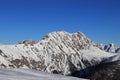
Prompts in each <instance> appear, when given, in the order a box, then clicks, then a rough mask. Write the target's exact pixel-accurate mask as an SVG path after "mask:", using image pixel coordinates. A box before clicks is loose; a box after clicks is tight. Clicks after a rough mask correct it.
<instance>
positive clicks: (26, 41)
mask: <svg viewBox="0 0 120 80" xmlns="http://www.w3.org/2000/svg"><path fill="white" fill-rule="evenodd" d="M35 43H36V42H35V41H34V40H24V41H22V42H19V44H25V45H27V44H30V45H33V44H35Z"/></svg>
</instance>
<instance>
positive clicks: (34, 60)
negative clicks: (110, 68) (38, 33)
mask: <svg viewBox="0 0 120 80" xmlns="http://www.w3.org/2000/svg"><path fill="white" fill-rule="evenodd" d="M94 45H95V43H93V42H92V41H91V40H90V39H88V38H87V37H86V36H85V35H84V34H83V33H81V32H77V33H68V32H64V31H58V32H52V33H49V34H48V35H46V36H45V37H44V38H43V39H42V40H41V41H39V42H35V41H32V40H24V41H22V42H19V43H18V44H15V45H0V67H1V68H26V69H36V70H40V71H45V72H49V73H59V74H64V75H67V74H70V73H73V72H74V71H79V70H81V69H84V68H86V67H89V66H93V65H96V64H99V63H100V62H102V61H103V60H105V58H108V57H111V56H113V54H110V53H107V52H105V51H103V50H100V49H99V48H98V47H96V46H94Z"/></svg>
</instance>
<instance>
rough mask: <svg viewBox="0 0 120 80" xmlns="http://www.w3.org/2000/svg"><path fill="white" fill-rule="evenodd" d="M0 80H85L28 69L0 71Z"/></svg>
mask: <svg viewBox="0 0 120 80" xmlns="http://www.w3.org/2000/svg"><path fill="white" fill-rule="evenodd" d="M0 80H86V79H80V78H75V77H70V76H62V75H57V74H49V73H45V72H40V71H36V70H30V69H0Z"/></svg>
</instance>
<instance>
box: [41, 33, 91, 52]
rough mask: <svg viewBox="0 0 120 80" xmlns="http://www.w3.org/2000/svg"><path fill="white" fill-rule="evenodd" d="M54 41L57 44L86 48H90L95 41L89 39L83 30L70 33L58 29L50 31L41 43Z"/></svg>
mask: <svg viewBox="0 0 120 80" xmlns="http://www.w3.org/2000/svg"><path fill="white" fill-rule="evenodd" d="M44 42H46V44H48V43H51V44H52V43H53V44H57V45H59V44H60V45H61V44H65V45H67V46H71V47H77V49H78V50H79V49H84V48H89V46H91V45H93V42H92V41H91V40H90V39H88V38H87V37H86V36H85V35H84V34H83V33H82V32H76V33H68V32H65V31H57V32H52V33H49V34H48V35H46V36H45V37H44V39H43V40H42V42H41V41H40V43H42V44H44ZM47 42H48V43H47Z"/></svg>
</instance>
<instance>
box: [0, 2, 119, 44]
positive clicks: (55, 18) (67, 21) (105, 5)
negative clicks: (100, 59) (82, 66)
mask: <svg viewBox="0 0 120 80" xmlns="http://www.w3.org/2000/svg"><path fill="white" fill-rule="evenodd" d="M59 30H64V31H68V32H78V31H81V32H83V33H84V34H85V35H87V36H88V37H89V38H90V39H92V40H93V41H94V42H102V43H106V44H108V43H115V44H119V45H120V0H0V43H6V44H8V43H16V42H19V41H21V40H24V39H34V40H36V41H38V40H40V39H41V38H43V37H44V36H45V35H46V34H48V33H49V32H53V31H59Z"/></svg>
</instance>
